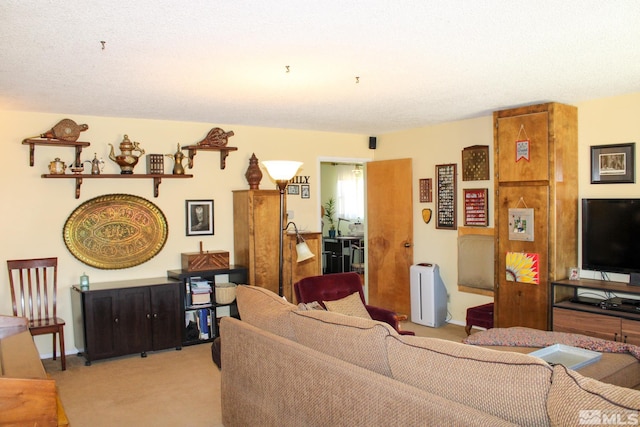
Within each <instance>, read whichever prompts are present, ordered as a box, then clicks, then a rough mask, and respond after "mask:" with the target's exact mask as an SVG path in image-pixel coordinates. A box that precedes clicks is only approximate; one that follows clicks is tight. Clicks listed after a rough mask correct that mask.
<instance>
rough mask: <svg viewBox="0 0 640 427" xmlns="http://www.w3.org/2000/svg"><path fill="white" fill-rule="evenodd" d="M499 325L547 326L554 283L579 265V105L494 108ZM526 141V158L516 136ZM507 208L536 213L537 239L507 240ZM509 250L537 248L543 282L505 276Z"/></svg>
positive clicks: (548, 104) (534, 249) (535, 234)
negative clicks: (520, 152) (518, 154)
mask: <svg viewBox="0 0 640 427" xmlns="http://www.w3.org/2000/svg"><path fill="white" fill-rule="evenodd" d="M494 125H495V128H494V161H495V165H494V171H495V173H496V177H495V198H494V200H495V226H496V230H497V231H496V235H497V243H496V265H497V271H496V276H497V278H498V280H497V287H496V292H495V295H496V307H495V324H496V326H497V327H510V326H527V327H532V328H537V329H543V330H547V329H549V328H550V326H551V325H550V317H551V316H550V314H551V313H550V310H549V306H550V296H549V293H550V281H553V280H560V279H563V278H565V277H566V276H567V269H568V268H569V267H571V266H576V265H577V261H578V257H577V241H578V240H577V215H578V179H577V170H578V160H577V154H578V139H577V109H576V108H575V107H573V106H569V105H563V104H558V103H547V104H540V105H532V106H527V107H520V108H515V109H509V110H502V111H497V112H495V113H494ZM524 139H528V140H529V159H528V160H527V159H519V160H518V159H517V157H516V141H519V140H524ZM510 208H531V209H533V210H534V223H535V229H534V241H531V242H526V241H518V240H509V216H508V210H509V209H510ZM507 252H527V253H537V254H539V256H540V263H539V271H540V283H539V284H538V285H531V284H525V283H519V282H508V281H506V268H505V256H506V254H507Z"/></svg>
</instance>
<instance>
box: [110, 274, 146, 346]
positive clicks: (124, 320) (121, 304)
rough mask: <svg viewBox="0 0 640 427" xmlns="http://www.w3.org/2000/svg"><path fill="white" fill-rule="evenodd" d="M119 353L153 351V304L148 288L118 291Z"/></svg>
mask: <svg viewBox="0 0 640 427" xmlns="http://www.w3.org/2000/svg"><path fill="white" fill-rule="evenodd" d="M116 319H117V322H116V323H117V328H118V353H119V354H132V353H144V352H145V351H147V350H151V349H152V346H151V302H150V299H149V289H148V288H146V287H138V288H127V289H120V290H118V317H117V318H116Z"/></svg>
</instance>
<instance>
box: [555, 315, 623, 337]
mask: <svg viewBox="0 0 640 427" xmlns="http://www.w3.org/2000/svg"><path fill="white" fill-rule="evenodd" d="M620 320H621V319H620V318H617V317H612V316H604V315H601V314H594V313H585V312H583V311H575V310H566V309H563V308H554V309H553V330H554V331H556V332H570V333H573V334H582V335H588V336H591V337H597V338H603V339H606V340H611V341H618V340H620V325H621V323H620Z"/></svg>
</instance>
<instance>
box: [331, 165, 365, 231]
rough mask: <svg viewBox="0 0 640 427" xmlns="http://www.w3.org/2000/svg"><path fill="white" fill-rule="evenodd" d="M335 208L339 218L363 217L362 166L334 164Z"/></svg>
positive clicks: (353, 219) (354, 219)
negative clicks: (335, 180)
mask: <svg viewBox="0 0 640 427" xmlns="http://www.w3.org/2000/svg"><path fill="white" fill-rule="evenodd" d="M336 176H337V178H338V180H337V181H338V182H337V186H338V188H337V193H336V194H337V197H336V208H337V213H338V217H339V218H344V219H348V220H350V221H356V220H360V221H362V220H363V219H364V172H363V168H362V166H355V165H353V164H351V165H340V164H339V165H336Z"/></svg>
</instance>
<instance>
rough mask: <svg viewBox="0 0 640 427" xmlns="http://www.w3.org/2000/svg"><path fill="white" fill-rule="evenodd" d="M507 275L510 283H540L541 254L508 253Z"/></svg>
mask: <svg viewBox="0 0 640 427" xmlns="http://www.w3.org/2000/svg"><path fill="white" fill-rule="evenodd" d="M506 270H507V271H506V274H507V281H508V282H520V283H531V284H533V285H537V284H539V283H540V254H533V253H525V252H507V259H506Z"/></svg>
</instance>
